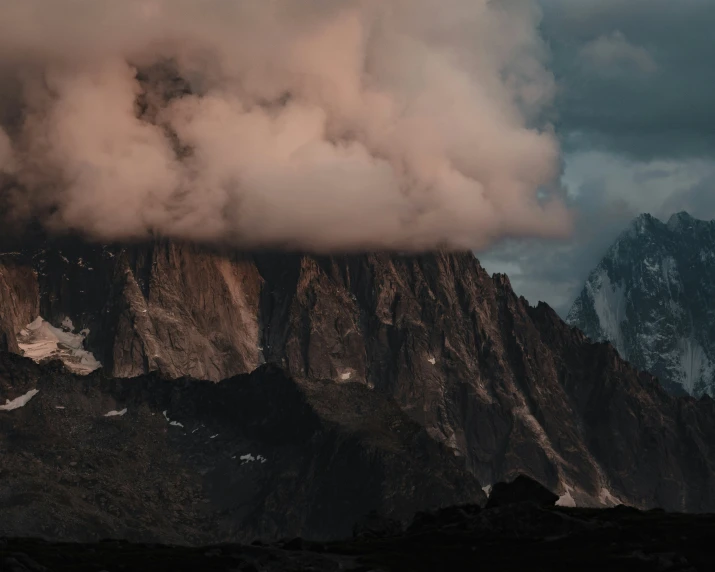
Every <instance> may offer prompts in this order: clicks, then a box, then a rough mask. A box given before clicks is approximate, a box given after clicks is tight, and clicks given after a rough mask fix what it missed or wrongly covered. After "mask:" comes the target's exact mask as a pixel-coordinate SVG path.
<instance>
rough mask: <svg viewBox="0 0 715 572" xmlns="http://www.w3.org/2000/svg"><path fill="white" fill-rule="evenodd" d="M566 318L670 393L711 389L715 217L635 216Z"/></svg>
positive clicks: (714, 388) (714, 380)
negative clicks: (608, 344) (665, 218)
mask: <svg viewBox="0 0 715 572" xmlns="http://www.w3.org/2000/svg"><path fill="white" fill-rule="evenodd" d="M567 321H568V322H569V323H570V324H572V325H574V326H577V327H579V328H580V329H581V330H583V331H584V332H585V333H586V334H587V335H588V336H589V337H590V338H592V339H593V340H598V341H602V340H607V341H609V342H611V343H612V344H613V345H614V346H615V347H616V349H617V350H618V352H619V353H620V354H621V356H622V357H623V358H624V359H626V360H628V361H630V362H631V363H633V365H635V366H636V367H637V368H639V369H643V370H645V371H649V372H650V373H652V374H653V375H655V376H657V377H658V378H659V379H660V380H661V382H662V383H663V385H664V387H666V389H668V390H669V391H670V392H671V393H674V394H677V395H683V394H691V395H694V396H696V397H699V396H701V395H703V394H705V393H707V394H709V395H710V396H713V395H715V221H711V222H705V221H701V220H696V219H694V218H693V217H691V216H690V215H688V214H687V213H684V212H682V213H678V214H675V215H673V216H672V217H671V218H670V220H669V221H668V222H667V224H665V223H662V222H661V221H659V220H658V219H656V218H654V217H652V216H650V215H641V216H640V217H638V218H637V219H636V220H635V221H633V223H632V224H631V226H630V227H629V228H628V230H626V231H625V232H624V233H623V234H622V235H621V236H620V237H619V238H618V240H617V241H616V242H615V244H614V245H613V246H612V247H611V248H610V249H609V251H608V252H607V253H606V255H605V257H604V258H603V260H602V261H601V262H600V263H599V265H598V266H597V267H596V269H595V270H594V271H593V272H592V273H591V275H590V276H589V278H588V281H587V282H586V285H585V287H584V289H583V291H582V292H581V294H580V295H579V297H578V298H577V300H576V302H575V303H574V305H573V307H572V308H571V311H570V312H569V315H568V318H567Z"/></svg>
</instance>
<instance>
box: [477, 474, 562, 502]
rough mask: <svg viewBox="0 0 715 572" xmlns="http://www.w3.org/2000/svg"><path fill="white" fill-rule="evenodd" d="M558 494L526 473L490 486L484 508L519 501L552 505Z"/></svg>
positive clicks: (557, 498)
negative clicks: (508, 481) (506, 481)
mask: <svg viewBox="0 0 715 572" xmlns="http://www.w3.org/2000/svg"><path fill="white" fill-rule="evenodd" d="M557 500H559V496H558V495H555V494H554V493H552V492H551V491H550V490H549V489H547V488H546V487H544V486H543V485H542V484H541V483H538V482H536V481H535V480H534V479H531V478H529V477H527V476H526V475H519V476H518V477H516V479H514V480H513V481H512V482H510V483H497V484H496V485H494V486H493V487H492V490H491V492H490V494H489V500H488V501H487V506H486V508H495V507H498V506H506V505H509V504H515V503H520V502H529V503H532V504H535V505H537V506H553V505H555V504H556V501H557Z"/></svg>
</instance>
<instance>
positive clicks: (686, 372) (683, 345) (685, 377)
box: [678, 338, 715, 395]
mask: <svg viewBox="0 0 715 572" xmlns="http://www.w3.org/2000/svg"><path fill="white" fill-rule="evenodd" d="M678 350H679V352H680V369H681V371H682V381H681V384H682V386H683V389H685V391H687V392H688V393H689V394H690V395H693V393H694V392H693V390H694V389H695V384H696V383H697V382H699V381H700V380H701V379H711V378H712V375H713V372H714V371H715V367H714V366H713V364H712V363H711V362H710V360H709V359H708V356H707V354H706V353H705V350H704V349H703V347H702V346H701V345H700V344H698V343H697V342H696V341H695V340H692V339H688V338H681V339H680V340H679V341H678Z"/></svg>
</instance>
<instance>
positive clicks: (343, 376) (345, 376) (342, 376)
mask: <svg viewBox="0 0 715 572" xmlns="http://www.w3.org/2000/svg"><path fill="white" fill-rule="evenodd" d="M352 376H353V374H352V372H351V371H348V372H345V373H341V374H340V379H342V380H343V381H347V380H348V379H350V378H351V377H352Z"/></svg>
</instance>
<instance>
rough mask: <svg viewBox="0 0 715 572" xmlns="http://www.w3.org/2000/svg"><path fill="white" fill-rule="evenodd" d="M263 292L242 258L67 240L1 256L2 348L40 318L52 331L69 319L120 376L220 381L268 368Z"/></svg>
mask: <svg viewBox="0 0 715 572" xmlns="http://www.w3.org/2000/svg"><path fill="white" fill-rule="evenodd" d="M3 279H4V280H3ZM260 289H261V278H260V276H259V275H258V273H257V270H256V267H255V264H254V263H253V262H252V261H250V260H244V259H242V258H241V257H239V256H222V255H217V254H214V253H211V252H207V251H204V250H200V249H198V248H196V247H192V246H190V245H179V244H175V243H169V242H157V243H155V244H150V245H137V246H134V247H127V248H119V247H94V246H91V245H87V244H85V243H82V242H81V241H73V240H66V241H61V242H59V243H58V244H55V245H52V246H49V245H48V246H45V247H43V248H37V249H33V250H25V251H21V252H19V253H14V254H12V253H11V254H3V255H0V307H2V309H3V312H2V314H3V315H7V316H8V318H6V319H5V320H2V321H0V328H1V329H0V340H2V339H5V340H7V341H6V342H5V343H4V346H5V347H7V348H8V349H10V350H12V351H17V349H18V347H17V334H18V333H19V332H20V330H21V329H22V328H23V327H24V326H25V325H26V324H29V323H30V322H32V321H33V320H34V319H35V318H37V317H38V316H41V317H42V318H44V319H45V320H47V321H48V322H50V323H51V324H52V325H54V326H59V325H61V324H62V322H63V321H64V320H65V319H67V318H69V319H70V320H71V322H72V324H73V326H74V327H75V329H76V330H77V331H81V330H85V329H86V330H89V334H88V336H87V339H86V346H87V348H88V349H90V350H91V351H92V352H93V353H94V356H95V358H96V359H97V360H98V361H100V362H101V363H102V364H103V366H104V369H105V370H106V371H107V372H109V373H111V374H112V375H114V376H117V377H132V376H136V375H140V374H142V373H148V372H150V371H158V372H161V373H162V374H164V375H168V376H171V377H181V376H191V377H195V378H197V379H208V380H214V381H218V380H220V379H224V378H227V377H230V376H232V375H235V374H238V373H246V372H249V371H252V370H253V369H255V368H256V367H257V366H258V365H259V364H260V363H261V355H260V349H259V327H258V319H259V313H258V302H259V294H260Z"/></svg>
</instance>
